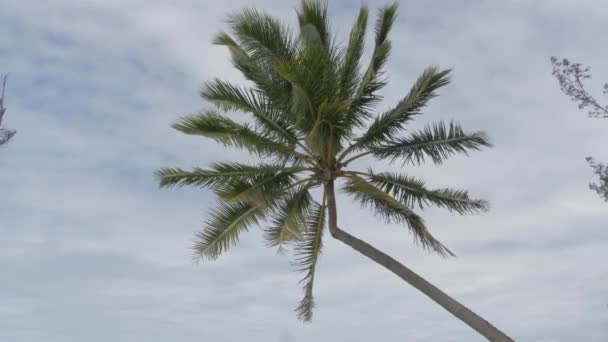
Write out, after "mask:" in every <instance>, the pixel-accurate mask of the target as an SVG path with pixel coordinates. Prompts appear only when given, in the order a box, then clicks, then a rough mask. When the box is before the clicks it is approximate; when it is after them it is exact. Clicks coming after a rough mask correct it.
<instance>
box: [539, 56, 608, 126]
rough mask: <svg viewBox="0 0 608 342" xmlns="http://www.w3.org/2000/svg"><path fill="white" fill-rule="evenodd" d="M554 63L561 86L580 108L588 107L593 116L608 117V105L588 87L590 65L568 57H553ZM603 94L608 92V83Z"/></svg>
mask: <svg viewBox="0 0 608 342" xmlns="http://www.w3.org/2000/svg"><path fill="white" fill-rule="evenodd" d="M551 64H552V65H553V76H555V77H556V78H557V80H558V82H559V86H560V88H561V89H562V91H563V92H564V94H566V95H568V96H569V97H570V99H572V101H574V102H576V103H578V108H580V109H584V108H588V110H589V111H588V113H589V116H590V117H592V118H608V105H601V104H600V103H599V102H598V101H597V100H596V99H595V98H594V97H593V96H592V95H591V94H590V93H589V92H588V91H587V90H586V89H585V85H584V81H585V80H586V79H588V78H591V74H589V70H591V68H590V67H584V66H582V65H581V64H580V63H572V62H570V61H569V60H568V59H567V58H563V59H562V60H559V59H557V57H551ZM603 94H604V95H606V94H608V83H605V84H604V90H603Z"/></svg>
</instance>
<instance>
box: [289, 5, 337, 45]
mask: <svg viewBox="0 0 608 342" xmlns="http://www.w3.org/2000/svg"><path fill="white" fill-rule="evenodd" d="M297 14H298V21H299V23H300V40H301V41H302V42H303V43H304V44H305V45H308V46H310V45H317V44H318V45H320V46H323V47H324V48H325V49H327V48H328V47H329V45H330V40H331V36H330V34H329V21H328V17H327V2H325V1H319V0H314V1H302V3H301V6H300V9H299V10H298V11H297Z"/></svg>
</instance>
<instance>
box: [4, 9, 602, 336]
mask: <svg viewBox="0 0 608 342" xmlns="http://www.w3.org/2000/svg"><path fill="white" fill-rule="evenodd" d="M379 4H380V3H379V2H377V1H372V2H371V3H370V6H371V7H372V8H373V7H376V6H378V5H379ZM244 5H254V6H256V7H259V8H263V9H269V10H270V11H271V12H272V13H274V14H276V15H279V16H281V17H283V18H284V19H285V20H289V21H290V22H291V23H295V16H294V14H293V7H294V6H295V5H296V2H283V1H270V0H264V1H234V2H233V1H231V2H225V3H217V2H213V3H212V2H208V1H202V2H201V1H180V2H179V3H172V4H171V5H169V4H168V3H167V2H161V1H137V0H133V1H129V2H124V1H121V2H119V1H103V2H102V1H87V2H85V3H84V4H81V5H74V3H73V2H71V1H53V2H49V3H42V2H12V3H9V4H3V12H2V13H0V23H1V24H0V25H2V27H3V29H2V30H0V41H2V42H3V44H2V46H0V66H2V68H3V69H1V70H0V73H1V72H4V71H10V72H12V73H13V76H12V77H11V83H10V84H9V88H8V89H7V107H8V110H9V112H8V114H7V117H6V120H7V122H6V123H7V125H9V124H10V127H12V128H16V129H18V131H19V132H18V135H17V136H15V138H14V141H13V142H11V144H9V145H7V146H5V147H6V148H3V149H2V150H1V151H0V154H1V155H0V170H2V171H1V172H0V189H1V190H0V191H2V196H0V197H1V198H0V218H1V221H0V232H1V233H2V236H1V237H0V248H1V250H2V251H3V253H1V254H0V265H1V268H2V269H3V270H6V271H5V272H4V273H5V274H9V275H10V277H9V280H8V281H3V288H4V289H5V290H4V291H2V293H1V294H0V301H1V302H2V303H6V305H5V306H4V307H3V308H2V309H1V310H0V340H11V341H31V340H35V339H40V338H42V337H44V338H45V340H48V341H82V340H87V341H105V340H113V341H131V340H140V339H146V340H148V341H165V340H167V339H169V338H172V339H176V338H177V339H179V340H182V341H194V340H197V341H198V340H200V339H213V340H214V341H233V340H235V339H239V338H240V339H242V338H243V337H248V338H249V340H252V341H262V340H263V341H267V340H269V339H270V340H271V341H272V340H276V339H277V338H278V337H279V335H280V334H281V332H289V333H290V334H291V336H292V337H293V341H304V340H309V339H317V340H318V339H334V340H335V339H338V340H347V339H348V340H350V341H368V340H370V339H383V340H416V341H436V340H441V341H475V340H480V339H479V337H478V336H477V335H476V334H475V333H474V332H472V331H470V329H468V328H467V327H466V326H464V325H463V324H462V323H460V322H458V321H457V320H456V319H453V318H452V317H451V316H450V315H449V314H447V313H446V312H445V311H443V309H441V308H440V307H438V306H437V305H435V304H434V303H432V302H430V301H429V300H427V299H426V298H425V297H424V296H423V295H421V294H420V293H418V292H417V291H415V290H414V289H412V288H410V287H409V286H407V285H404V284H403V283H402V282H401V281H400V280H399V279H397V278H396V277H394V276H393V275H392V274H390V273H389V272H387V271H385V270H383V269H381V268H379V267H377V266H376V265H374V264H372V263H371V262H369V261H368V260H367V259H365V258H363V257H361V256H358V255H357V254H356V253H355V252H353V251H351V250H349V249H348V248H346V247H344V246H341V245H340V244H339V243H337V242H335V241H331V240H328V241H327V243H326V250H325V252H324V254H323V257H322V262H321V267H320V271H319V275H318V282H317V285H316V293H317V301H318V307H317V309H316V313H315V320H314V322H313V323H312V324H311V325H302V324H301V323H299V322H297V321H296V319H295V314H294V313H293V312H292V310H293V308H294V307H295V306H296V304H297V301H298V300H299V298H300V295H301V291H300V288H299V286H298V285H297V280H298V279H299V277H300V275H298V274H295V273H293V272H292V270H291V268H290V265H289V262H288V260H289V259H288V258H286V257H277V256H276V255H275V252H274V251H273V250H269V249H265V248H264V245H263V242H262V239H261V238H260V234H259V232H256V231H252V232H250V234H248V235H247V236H245V237H244V238H243V240H242V244H241V245H240V246H239V247H237V248H235V249H234V250H232V251H231V253H230V254H228V255H226V256H225V257H223V258H221V259H220V260H219V261H217V262H216V263H205V264H202V265H200V266H199V267H194V266H193V264H192V262H191V260H190V258H189V254H188V253H189V251H188V248H189V244H190V239H191V237H192V234H193V232H194V231H196V230H197V229H198V228H199V227H200V226H201V224H202V222H203V219H204V217H205V212H206V210H207V209H208V207H209V206H211V205H212V204H213V198H212V197H211V194H210V193H209V192H206V191H197V190H194V189H181V190H171V191H168V190H163V191H160V190H158V189H156V184H155V181H154V179H153V171H154V170H155V169H156V168H158V167H160V166H166V165H179V166H186V167H188V166H192V165H205V164H207V163H209V162H211V161H214V160H218V159H224V158H226V157H227V156H228V157H232V158H235V159H236V158H243V157H244V155H243V154H241V153H237V152H234V151H232V150H226V149H222V148H219V147H217V146H215V145H214V144H212V143H209V142H207V141H201V140H199V139H195V138H192V137H185V136H182V135H180V134H177V133H176V132H173V131H172V130H171V129H170V128H169V123H170V122H172V121H173V120H175V119H176V118H177V117H179V115H181V114H184V113H188V112H192V111H195V110H197V109H200V108H202V107H204V104H203V103H201V102H200V101H199V99H198V98H197V94H196V91H197V88H198V86H199V85H200V83H201V82H202V81H204V80H208V79H209V78H211V77H215V76H220V77H223V78H228V79H232V80H241V77H240V76H239V75H238V74H237V73H236V72H235V71H234V70H233V69H232V67H231V65H230V62H229V61H228V60H227V59H226V58H227V53H226V52H225V51H223V50H222V49H220V48H218V47H214V46H212V45H211V43H210V39H211V37H212V35H213V34H214V33H215V32H217V31H218V30H220V29H224V28H225V26H224V24H223V22H222V21H223V19H224V18H225V15H226V14H228V13H229V12H231V11H234V10H236V9H239V8H241V7H242V6H244ZM331 8H332V10H333V14H334V15H335V19H336V20H338V22H337V23H336V24H335V27H336V28H337V29H338V30H339V32H340V34H341V35H342V36H343V37H344V35H345V34H346V32H347V31H348V25H350V23H351V22H352V21H353V18H354V16H355V14H356V7H354V6H353V5H352V4H351V3H348V4H344V3H342V2H332V3H331ZM607 9H608V8H607V7H606V5H605V4H603V3H602V2H599V1H590V0H589V1H578V2H572V1H565V0H564V1H540V2H524V1H510V2H501V3H497V2H483V3H479V2H462V3H459V4H458V5H455V3H452V2H448V1H432V2H425V3H424V5H422V4H421V3H408V4H406V3H402V4H401V16H400V19H399V21H398V25H397V27H396V28H395V32H394V34H393V40H394V54H393V58H392V60H391V62H390V63H389V65H388V70H389V74H390V77H391V84H390V85H389V87H388V89H387V91H386V101H385V102H384V103H383V104H382V106H384V107H387V106H389V105H390V104H391V103H394V102H395V101H397V100H398V98H399V96H401V95H402V94H403V93H404V92H405V91H406V89H407V88H408V87H409V86H410V84H411V82H412V81H413V80H414V79H415V77H416V76H417V74H418V73H419V72H420V71H421V70H422V69H423V68H424V67H425V66H427V65H429V64H435V63H437V64H440V65H442V66H446V67H455V71H454V82H453V84H452V85H451V86H450V87H448V89H446V91H445V92H444V95H442V96H441V97H440V98H438V99H436V100H435V101H434V103H433V104H432V106H431V107H430V108H429V110H428V111H427V113H426V115H425V116H424V117H422V118H421V119H420V121H419V122H417V123H416V126H418V127H419V126H420V125H421V124H423V123H426V122H430V121H434V120H438V119H451V118H453V119H455V120H457V121H459V122H461V123H462V124H463V126H464V127H465V128H467V129H470V130H478V129H480V130H485V131H487V132H488V133H489V134H490V136H491V137H492V138H493V140H494V142H495V144H496V148H494V149H491V150H486V151H483V152H479V153H475V154H473V155H471V157H470V158H456V159H455V160H453V161H451V162H449V163H447V164H446V165H444V166H441V167H434V166H425V167H420V168H411V167H408V168H407V169H406V171H407V172H410V173H412V174H414V175H416V176H419V177H422V178H424V179H425V180H428V182H429V184H432V185H437V186H446V185H455V186H458V187H463V188H467V189H470V190H471V192H472V193H473V194H474V195H479V196H480V197H484V198H488V199H489V200H490V201H491V204H492V211H491V212H490V213H488V214H485V215H481V216H475V217H456V216H452V215H449V214H447V213H443V212H441V211H438V210H430V211H427V212H425V218H426V219H427V221H428V223H429V226H430V227H431V229H432V230H433V232H435V233H436V235H437V236H438V237H439V238H441V240H442V241H444V242H445V243H446V244H447V245H448V246H450V247H451V248H452V249H453V250H454V251H456V253H457V254H458V258H456V259H450V260H443V259H441V258H438V257H435V256H429V255H428V254H426V253H425V252H424V251H421V250H420V249H419V248H418V247H417V246H415V245H413V244H412V243H411V242H412V240H411V237H410V236H409V235H408V233H407V231H406V230H405V228H403V227H396V226H386V225H385V224H383V223H382V221H380V220H376V219H375V218H373V217H372V216H371V215H370V212H369V211H368V210H359V207H358V206H357V205H355V204H353V203H350V201H349V200H348V199H347V198H346V197H344V198H343V199H342V200H341V201H340V203H339V207H340V210H341V212H342V213H348V214H342V215H341V217H340V220H341V224H342V225H343V226H344V227H345V228H347V229H349V230H351V231H353V232H354V233H356V234H357V235H358V236H361V237H364V238H366V239H369V240H370V241H372V242H373V243H374V244H376V245H378V246H379V247H381V248H382V249H383V250H386V251H387V252H389V253H390V254H391V255H393V256H395V257H396V258H398V259H400V260H402V261H403V262H404V263H405V264H406V265H409V266H411V267H412V268H413V269H414V270H416V271H418V272H420V273H421V274H422V275H423V276H425V277H428V279H429V280H431V281H432V282H434V283H436V284H437V285H438V286H439V287H440V288H442V289H444V290H446V292H448V293H450V294H453V295H454V296H456V297H457V298H458V299H461V300H462V301H463V302H464V303H465V304H466V305H469V306H470V307H472V308H473V309H475V310H477V311H479V312H480V313H481V314H482V315H483V316H486V317H487V318H488V319H489V320H490V321H492V322H493V323H495V324H496V325H497V326H499V327H501V328H503V329H505V330H506V331H508V332H509V333H511V334H512V335H513V336H514V337H515V338H516V340H523V341H573V340H586V341H604V340H606V339H607V338H608V336H607V335H606V330H605V326H606V324H608V309H607V307H606V304H608V303H603V302H602V300H601V299H602V298H603V297H602V296H603V294H604V293H605V292H606V290H608V276H607V273H606V271H605V270H603V269H602V268H601V264H600V261H601V260H603V259H605V258H606V256H607V255H606V250H607V248H606V247H608V244H607V242H606V241H608V240H607V237H608V235H607V233H606V232H605V229H603V228H604V227H605V225H606V208H607V207H606V204H605V203H602V202H601V200H600V199H599V198H597V197H596V196H595V194H593V193H592V192H590V191H588V190H587V189H586V183H587V182H589V181H590V179H591V172H590V170H589V168H588V167H587V165H586V164H585V162H584V157H585V156H587V155H594V156H596V157H597V158H598V159H600V160H602V159H603V160H608V154H606V153H607V152H606V150H605V149H604V148H603V146H605V145H606V143H607V142H608V141H607V140H606V134H605V132H606V128H608V120H604V121H599V120H590V119H587V118H586V117H585V114H584V113H583V112H580V111H578V110H577V108H576V105H574V104H573V103H570V102H569V101H568V99H566V98H565V97H564V96H563V95H562V94H561V93H560V92H559V89H558V86H557V82H556V81H555V80H554V79H553V78H552V77H551V74H550V65H549V63H548V57H549V56H551V55H558V56H567V57H572V59H576V60H577V61H580V62H583V63H584V64H589V65H591V66H592V67H593V71H594V75H597V76H596V77H595V78H594V80H593V81H594V82H595V83H594V84H599V81H601V80H602V77H601V76H602V75H606V76H605V77H604V79H608V67H607V66H606V64H605V63H602V62H603V61H604V60H605V57H606V56H608V49H606V48H605V47H603V46H602V45H601V44H598V42H597V40H596V39H597V38H595V37H597V36H598V35H597V34H598V33H603V32H602V31H603V30H604V26H603V25H602V24H603V23H604V22H605V20H604V18H603V17H602V16H601V13H605V12H606V10H607ZM566 19H568V20H566ZM4 28H6V29H4ZM597 89H598V90H599V89H600V88H599V87H598V88H597ZM369 164H370V162H369V161H367V162H362V163H360V166H361V167H362V168H366V167H367V166H369ZM374 166H376V167H377V164H374ZM389 167H390V168H392V169H394V170H397V169H401V167H400V165H392V166H389ZM563 322H568V324H567V325H566V324H564V323H563Z"/></svg>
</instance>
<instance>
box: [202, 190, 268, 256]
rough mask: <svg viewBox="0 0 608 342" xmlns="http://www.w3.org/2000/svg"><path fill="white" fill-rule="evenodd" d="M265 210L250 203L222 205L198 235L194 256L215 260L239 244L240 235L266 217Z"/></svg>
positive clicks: (215, 210)
mask: <svg viewBox="0 0 608 342" xmlns="http://www.w3.org/2000/svg"><path fill="white" fill-rule="evenodd" d="M264 213H265V211H264V209H262V208H259V207H256V206H255V205H253V204H250V203H244V202H232V203H226V202H224V203H221V204H220V205H219V206H218V207H217V208H216V209H214V210H212V211H211V214H210V219H209V220H208V221H207V222H206V227H205V228H204V230H203V231H202V232H199V233H197V234H196V237H195V243H194V247H193V250H194V254H195V256H196V257H197V258H198V259H208V260H215V259H217V257H218V256H219V255H220V254H222V253H223V252H225V251H226V250H227V249H228V248H230V247H232V246H233V245H235V244H236V243H237V242H238V239H239V235H240V234H241V233H242V232H244V231H247V230H248V228H249V227H250V226H251V225H254V224H257V223H258V222H259V220H261V219H262V218H263V216H264Z"/></svg>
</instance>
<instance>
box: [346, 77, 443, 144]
mask: <svg viewBox="0 0 608 342" xmlns="http://www.w3.org/2000/svg"><path fill="white" fill-rule="evenodd" d="M449 73H450V70H449V69H448V70H439V69H438V68H437V67H430V68H427V69H426V70H424V72H423V73H422V75H420V77H418V79H417V80H416V82H415V83H414V85H413V86H412V88H411V89H410V91H409V92H408V93H407V95H406V96H405V97H404V98H403V99H402V100H401V101H399V103H398V104H397V105H396V106H395V107H393V108H392V109H390V110H388V111H387V112H385V113H383V114H382V115H380V116H379V117H378V118H376V119H375V120H374V122H373V123H372V124H371V125H370V126H369V128H368V130H367V132H365V134H363V135H362V136H361V137H360V138H359V139H357V141H356V146H357V147H359V148H361V147H366V146H371V145H374V144H376V143H378V142H381V141H383V140H386V139H390V138H392V137H394V135H395V134H396V133H398V132H399V131H400V130H401V129H403V125H404V124H406V123H407V122H409V121H410V120H411V119H412V118H413V117H414V116H415V115H417V114H420V110H421V109H422V108H423V107H424V106H425V105H426V104H427V103H428V102H429V100H431V99H432V98H434V97H435V96H437V93H436V91H437V89H439V88H441V87H443V86H446V85H448V84H449V83H450V79H449Z"/></svg>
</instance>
